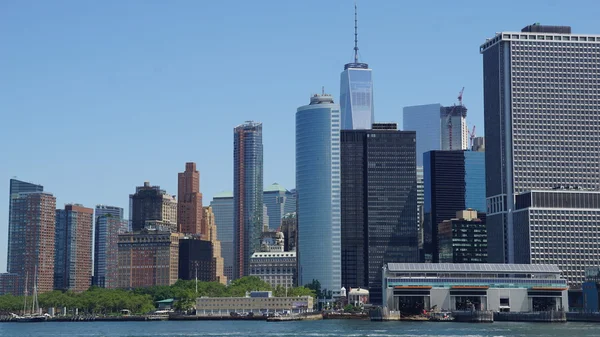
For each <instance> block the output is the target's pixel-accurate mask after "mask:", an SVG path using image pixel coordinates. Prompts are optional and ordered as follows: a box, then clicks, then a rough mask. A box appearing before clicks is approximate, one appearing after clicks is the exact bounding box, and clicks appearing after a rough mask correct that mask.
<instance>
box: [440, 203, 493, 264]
mask: <svg viewBox="0 0 600 337" xmlns="http://www.w3.org/2000/svg"><path fill="white" fill-rule="evenodd" d="M483 215H485V213H483ZM437 232H438V252H439V258H438V261H439V262H440V263H486V262H487V231H486V228H485V217H483V219H480V218H479V217H478V216H477V211H474V210H464V211H459V212H456V217H455V218H452V219H449V220H444V221H442V222H441V223H439V224H438V230H437Z"/></svg>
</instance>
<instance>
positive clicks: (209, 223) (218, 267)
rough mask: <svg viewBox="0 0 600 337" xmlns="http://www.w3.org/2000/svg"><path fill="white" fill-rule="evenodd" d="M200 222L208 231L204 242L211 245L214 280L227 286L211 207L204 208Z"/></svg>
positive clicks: (219, 242) (223, 262)
mask: <svg viewBox="0 0 600 337" xmlns="http://www.w3.org/2000/svg"><path fill="white" fill-rule="evenodd" d="M202 221H204V222H205V224H204V225H203V226H204V227H205V228H206V230H207V231H208V235H207V238H206V240H208V241H210V243H211V244H212V254H213V255H212V259H213V264H214V266H215V277H214V278H215V280H216V281H217V282H220V283H222V284H227V280H228V278H227V276H226V275H225V261H224V259H223V253H222V251H223V249H222V247H221V241H220V240H219V235H218V230H217V223H216V221H215V214H214V213H213V210H212V206H207V207H204V216H203V218H202Z"/></svg>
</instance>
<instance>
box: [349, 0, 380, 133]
mask: <svg viewBox="0 0 600 337" xmlns="http://www.w3.org/2000/svg"><path fill="white" fill-rule="evenodd" d="M356 18H357V14H356V4H355V5H354V62H352V63H347V64H346V65H344V71H343V72H342V74H341V81H340V83H341V85H340V110H341V122H342V125H341V128H342V130H361V129H370V128H371V125H372V124H373V122H374V120H375V112H374V108H373V79H372V74H371V69H369V65H368V64H366V63H361V62H358V27H357V20H356Z"/></svg>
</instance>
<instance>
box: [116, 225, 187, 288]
mask: <svg viewBox="0 0 600 337" xmlns="http://www.w3.org/2000/svg"><path fill="white" fill-rule="evenodd" d="M180 238H181V234H178V233H171V232H160V231H155V230H147V229H144V230H141V231H139V232H134V233H125V234H119V242H118V269H117V286H118V287H119V288H126V289H131V288H140V287H152V286H169V285H172V284H174V283H175V282H177V276H178V268H179V239H180Z"/></svg>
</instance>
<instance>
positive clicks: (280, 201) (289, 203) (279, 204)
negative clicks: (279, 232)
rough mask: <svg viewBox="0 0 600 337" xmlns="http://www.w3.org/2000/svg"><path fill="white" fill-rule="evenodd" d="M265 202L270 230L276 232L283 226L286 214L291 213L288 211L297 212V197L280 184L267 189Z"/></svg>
mask: <svg viewBox="0 0 600 337" xmlns="http://www.w3.org/2000/svg"><path fill="white" fill-rule="evenodd" d="M263 202H264V204H265V206H267V215H268V217H269V229H270V230H276V229H278V228H279V227H280V226H281V219H282V218H283V216H284V215H285V214H286V213H290V212H286V211H290V210H291V212H295V211H296V198H295V196H294V195H293V194H292V193H291V192H290V191H288V190H287V189H285V187H283V186H281V185H279V184H278V183H274V184H272V185H271V186H269V187H267V188H265V190H264V193H263Z"/></svg>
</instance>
